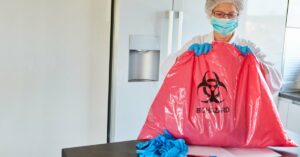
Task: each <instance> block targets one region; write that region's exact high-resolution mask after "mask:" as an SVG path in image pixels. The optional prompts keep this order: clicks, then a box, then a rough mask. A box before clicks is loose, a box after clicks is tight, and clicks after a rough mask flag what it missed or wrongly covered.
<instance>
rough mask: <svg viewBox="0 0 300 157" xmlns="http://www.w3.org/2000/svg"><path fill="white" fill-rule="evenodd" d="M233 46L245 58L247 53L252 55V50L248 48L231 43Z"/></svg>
mask: <svg viewBox="0 0 300 157" xmlns="http://www.w3.org/2000/svg"><path fill="white" fill-rule="evenodd" d="M233 46H235V47H236V48H237V49H239V50H240V52H241V53H242V54H243V55H244V56H246V55H247V54H248V53H253V52H252V50H251V49H250V48H249V47H248V46H241V45H237V44H235V43H233Z"/></svg>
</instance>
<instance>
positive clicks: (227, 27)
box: [210, 16, 238, 35]
mask: <svg viewBox="0 0 300 157" xmlns="http://www.w3.org/2000/svg"><path fill="white" fill-rule="evenodd" d="M210 22H211V25H212V26H213V29H214V30H215V31H217V32H219V33H221V34H222V35H228V34H230V33H232V32H234V30H235V29H236V28H237V26H238V19H220V18H216V17H214V16H212V17H211V20H210Z"/></svg>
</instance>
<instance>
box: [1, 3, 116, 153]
mask: <svg viewBox="0 0 300 157" xmlns="http://www.w3.org/2000/svg"><path fill="white" fill-rule="evenodd" d="M110 5H111V4H110V0H106V1H98V0H26V1H24V0H9V1H0V156H5V157H19V156H26V157H41V156H43V157H55V156H56V157H58V156H61V149H62V148H65V147H74V146H80V145H87V144H95V143H105V142H106V126H107V119H106V118H107V89H108V62H109V51H108V50H109V28H110Z"/></svg>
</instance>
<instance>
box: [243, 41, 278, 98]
mask: <svg viewBox="0 0 300 157" xmlns="http://www.w3.org/2000/svg"><path fill="white" fill-rule="evenodd" d="M237 43H238V44H239V45H244V46H248V47H249V48H250V49H251V50H252V52H253V54H254V55H255V57H256V58H257V59H258V61H259V62H260V63H261V64H262V65H263V66H264V68H265V69H266V71H265V73H264V77H265V79H266V83H267V85H268V87H269V88H270V91H271V93H272V94H273V95H274V94H277V93H278V91H279V90H280V88H281V85H282V75H281V74H280V72H279V71H278V70H277V69H276V68H275V67H274V64H273V63H271V62H268V61H266V60H265V58H266V55H265V54H264V53H263V52H262V51H261V49H260V48H258V47H257V46H256V45H255V44H254V43H253V42H251V41H249V40H245V39H240V40H239V41H238V42H237Z"/></svg>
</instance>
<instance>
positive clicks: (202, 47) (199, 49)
mask: <svg viewBox="0 0 300 157" xmlns="http://www.w3.org/2000/svg"><path fill="white" fill-rule="evenodd" d="M211 49H212V45H211V44H209V43H203V44H197V43H195V44H192V45H191V46H190V47H189V48H188V50H189V51H191V50H192V51H194V53H195V55H196V56H199V55H201V54H207V53H208V52H209V51H210V50H211Z"/></svg>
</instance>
